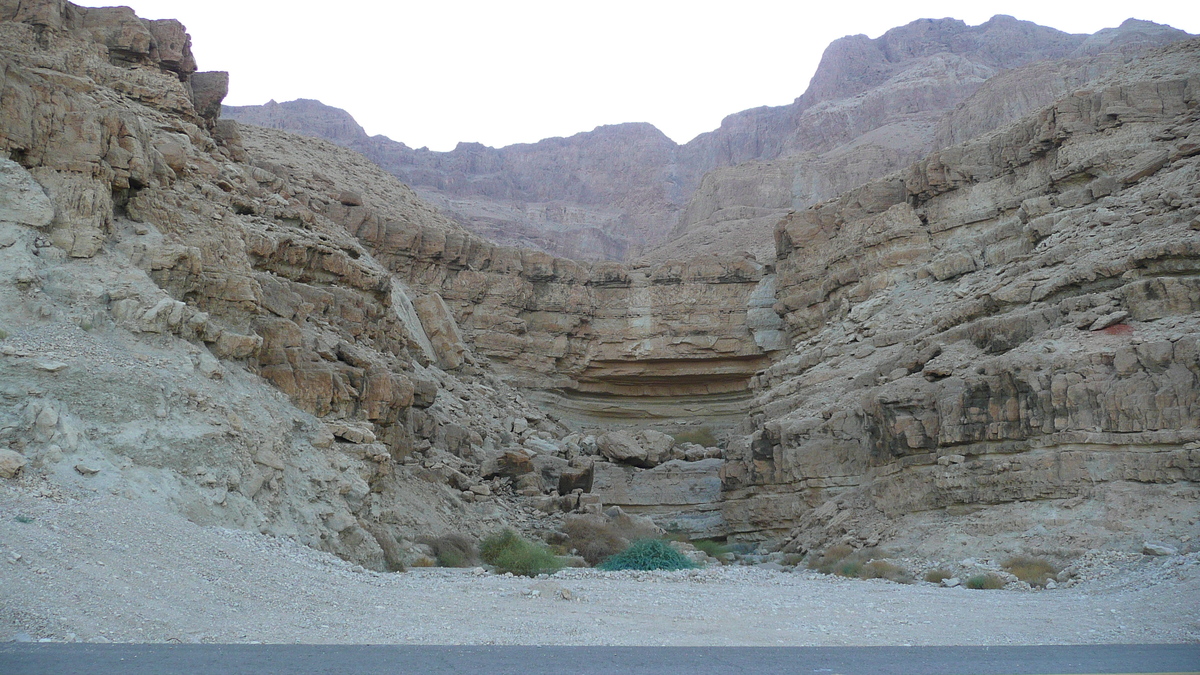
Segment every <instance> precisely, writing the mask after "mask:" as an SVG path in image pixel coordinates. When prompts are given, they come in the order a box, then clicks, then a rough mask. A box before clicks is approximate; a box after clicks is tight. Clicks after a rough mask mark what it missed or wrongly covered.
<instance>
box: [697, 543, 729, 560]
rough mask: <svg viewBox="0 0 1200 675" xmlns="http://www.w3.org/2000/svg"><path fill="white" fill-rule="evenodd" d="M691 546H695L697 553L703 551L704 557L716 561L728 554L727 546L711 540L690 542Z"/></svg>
mask: <svg viewBox="0 0 1200 675" xmlns="http://www.w3.org/2000/svg"><path fill="white" fill-rule="evenodd" d="M692 546H695V547H696V550H697V551H704V554H705V555H707V556H709V557H711V558H716V559H718V560H721V559H722V556H724V555H726V554H728V553H729V547H728V546H726V545H725V544H722V543H721V542H719V541H713V540H712V539H698V540H696V541H693V542H692Z"/></svg>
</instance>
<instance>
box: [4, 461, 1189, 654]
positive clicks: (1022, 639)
mask: <svg viewBox="0 0 1200 675" xmlns="http://www.w3.org/2000/svg"><path fill="white" fill-rule="evenodd" d="M1095 560H1096V561H1098V562H1094V564H1092V565H1091V566H1090V567H1088V568H1087V569H1086V570H1085V572H1086V573H1085V574H1084V577H1085V578H1088V580H1086V581H1083V582H1081V583H1078V584H1076V585H1074V586H1073V587H1071V588H1060V589H1055V590H1052V591H1038V592H1018V591H970V590H966V589H963V588H941V587H936V586H933V585H930V584H914V585H909V586H905V585H900V584H894V583H890V582H886V581H855V580H846V579H841V578H836V577H824V576H820V575H816V574H813V573H809V572H802V573H792V572H777V571H768V570H763V569H756V568H750V567H721V568H711V569H705V570H699V571H691V572H674V573H601V572H595V571H592V570H566V571H563V572H560V573H559V574H557V575H555V576H554V577H551V578H543V579H538V580H533V579H526V578H521V577H504V576H496V575H491V574H485V573H482V571H472V570H442V569H426V570H417V571H413V572H409V573H406V574H379V573H375V572H369V571H364V570H363V569H362V568H360V567H356V566H352V565H350V564H349V563H346V562H344V561H342V560H340V559H337V558H335V557H333V556H331V555H328V554H324V553H318V552H316V551H313V550H311V549H308V548H305V547H302V546H300V545H298V544H295V543H293V542H291V541H289V540H280V539H274V538H270V537H266V536H262V535H259V534H257V533H248V532H241V531H233V530H226V529H220V528H212V527H199V526H197V525H195V524H193V523H191V522H189V521H187V520H185V519H184V518H182V517H180V516H177V515H174V514H169V513H164V512H162V511H158V510H153V509H151V508H150V507H147V506H146V505H144V504H141V503H139V502H137V501H134V500H131V499H128V498H125V497H121V496H114V495H109V494H84V495H71V496H68V495H63V494H57V493H55V490H54V489H53V488H51V487H50V486H49V484H46V483H39V482H32V481H25V482H22V483H12V482H9V483H7V484H5V485H2V486H0V641H4V640H13V639H21V640H28V639H33V640H42V639H48V640H54V641H64V640H65V641H75V640H78V641H101V642H102V641H133V642H162V641H169V642H176V641H178V642H253V641H260V642H272V643H280V642H306V643H432V644H459V643H465V644H546V645H551V644H561V645H765V646H773V645H906V644H911V645H999V644H1071V643H1105V642H1130V643H1132V642H1138V643H1149V642H1196V641H1200V602H1197V599H1200V554H1196V553H1193V554H1188V555H1177V556H1170V557H1166V558H1141V557H1140V556H1131V555H1124V556H1123V555H1119V554H1118V555H1108V556H1096V557H1095ZM563 591H566V592H567V593H566V595H568V596H569V597H570V599H563V596H564V593H563Z"/></svg>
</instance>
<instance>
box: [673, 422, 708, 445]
mask: <svg viewBox="0 0 1200 675" xmlns="http://www.w3.org/2000/svg"><path fill="white" fill-rule="evenodd" d="M671 435H672V437H674V439H675V443H676V444H677V445H682V444H684V443H695V444H696V445H703V446H704V447H706V448H711V447H715V446H716V445H717V443H718V442H719V441H717V437H716V436H714V435H713V432H712V429H709V428H708V427H700V428H699V429H691V430H688V431H680V432H678V433H675V434H671Z"/></svg>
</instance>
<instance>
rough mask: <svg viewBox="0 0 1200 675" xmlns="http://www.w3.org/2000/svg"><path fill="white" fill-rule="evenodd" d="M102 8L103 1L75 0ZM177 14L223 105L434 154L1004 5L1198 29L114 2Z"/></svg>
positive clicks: (798, 9) (679, 119) (782, 86)
mask: <svg viewBox="0 0 1200 675" xmlns="http://www.w3.org/2000/svg"><path fill="white" fill-rule="evenodd" d="M75 2H76V4H83V5H87V6H104V5H111V4H116V3H115V2H98V1H97V0H83V1H82V2H81V1H80V0H75ZM127 4H128V5H129V6H131V7H133V8H134V10H135V11H136V12H137V13H138V15H139V16H141V17H143V18H151V19H163V18H175V19H179V20H180V21H182V22H183V23H184V25H186V26H187V28H188V31H189V32H190V33H191V35H192V50H193V51H194V52H195V54H196V60H197V61H198V62H199V64H200V69H201V70H228V71H229V72H230V93H229V96H228V98H226V100H225V102H226V103H227V104H230V105H251V104H259V103H265V102H266V101H268V100H269V99H275V100H277V101H280V102H283V101H290V100H292V99H296V98H315V99H319V100H321V101H323V102H324V103H327V104H329V105H333V106H337V107H339V108H344V109H346V110H348V111H349V112H350V113H351V114H352V115H354V117H355V118H356V119H357V120H358V122H359V123H360V124H362V125H363V127H365V128H366V130H367V132H368V133H370V134H384V135H386V136H389V137H391V138H393V139H395V140H398V141H403V142H405V143H407V144H408V145H410V146H413V147H421V146H428V147H429V148H431V149H434V150H449V149H451V148H453V147H454V145H455V144H456V143H457V142H458V141H478V142H481V143H484V144H487V145H491V146H495V147H500V146H504V145H508V144H511V143H526V142H533V141H537V140H539V139H541V138H546V137H550V136H569V135H571V134H574V133H577V132H580V131H588V130H591V129H592V128H594V127H596V126H598V125H601V124H616V123H620V122H650V123H652V124H654V125H655V126H657V127H658V128H659V129H662V130H663V132H665V133H666V134H667V135H668V136H670V137H671V138H673V139H675V140H676V141H678V142H680V143H685V142H687V141H688V140H690V139H691V138H693V137H694V136H696V135H697V134H699V133H702V132H704V131H709V130H711V129H714V128H716V127H717V126H718V125H719V124H720V122H721V119H722V118H723V117H724V116H726V115H728V114H730V113H734V112H737V111H739V110H744V109H746V108H752V107H756V106H760V105H781V104H785V103H789V102H791V101H792V100H793V99H794V98H796V97H797V96H799V95H800V94H802V93H803V92H804V89H805V88H806V87H807V86H808V81H809V79H810V78H811V77H812V74H813V71H814V70H815V69H816V66H817V63H818V62H819V60H820V58H821V52H822V51H823V50H824V49H825V46H826V45H827V44H829V42H831V41H832V40H834V39H836V38H838V37H841V36H843V35H853V34H856V33H866V34H867V35H869V36H870V37H872V38H875V37H879V35H881V34H882V33H883V32H884V31H886V30H887V29H889V28H892V27H894V26H899V25H902V24H905V23H908V22H910V21H913V20H915V19H920V18H940V17H946V16H950V17H954V18H957V19H962V20H963V21H966V22H967V23H968V24H971V25H977V24H980V23H983V22H984V21H986V20H987V19H989V18H990V17H991V16H992V15H994V14H1010V15H1012V16H1015V17H1017V18H1018V19H1025V20H1029V21H1034V22H1036V23H1040V24H1042V25H1046V26H1052V27H1054V28H1058V29H1059V30H1065V31H1067V32H1071V33H1092V32H1095V31H1096V30H1099V29H1101V28H1106V27H1110V26H1116V25H1119V24H1120V23H1121V22H1122V21H1123V20H1125V19H1127V18H1129V17H1130V16H1134V17H1136V18H1139V19H1148V20H1151V21H1156V22H1159V23H1167V24H1170V25H1172V26H1175V27H1176V28H1181V29H1183V30H1186V31H1188V32H1190V33H1200V2H1196V1H1195V0H1140V1H1139V2H1133V3H1131V2H1128V1H1120V2H1112V1H1109V0H1093V1H1090V2H1087V3H1082V2H1077V1H1074V0H1034V1H1030V0H1003V1H1001V0H971V1H969V2H964V1H963V0H958V1H957V2H945V1H943V0H933V1H923V2H916V3H914V2H903V1H894V0H893V1H891V2H875V1H862V2H844V1H843V2H837V1H833V2H795V1H793V2H784V1H780V0H726V1H725V2H708V1H706V0H690V1H675V0H633V1H629V0H606V1H605V2H600V3H583V2H573V1H572V0H555V1H551V2H536V1H532V0H509V1H508V2H499V1H496V0H491V1H482V2H481V1H467V0H419V1H412V0H399V1H392V2H367V1H364V0H340V1H335V2H331V1H329V0H325V1H323V2H312V1H309V0H292V1H290V2H273V1H261V0H203V1H199V0H129V1H128V3H127Z"/></svg>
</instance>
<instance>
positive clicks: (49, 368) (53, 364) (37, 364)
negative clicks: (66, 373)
mask: <svg viewBox="0 0 1200 675" xmlns="http://www.w3.org/2000/svg"><path fill="white" fill-rule="evenodd" d="M33 367H34V368H37V369H38V370H44V371H46V372H47V373H57V372H59V371H60V370H66V368H67V364H65V363H63V362H62V361H34V362H33Z"/></svg>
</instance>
